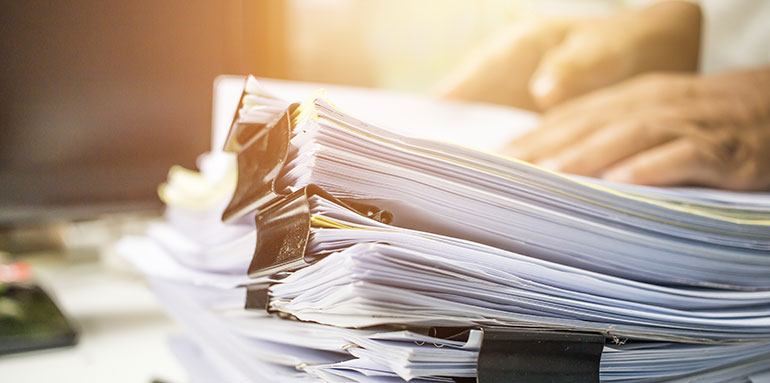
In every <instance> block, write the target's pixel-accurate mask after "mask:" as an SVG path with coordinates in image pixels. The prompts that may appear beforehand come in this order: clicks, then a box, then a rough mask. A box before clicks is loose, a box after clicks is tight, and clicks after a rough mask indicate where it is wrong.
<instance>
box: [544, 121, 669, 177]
mask: <svg viewBox="0 0 770 383" xmlns="http://www.w3.org/2000/svg"><path fill="white" fill-rule="evenodd" d="M661 124H665V122H663V121H660V122H657V123H656V124H655V126H651V125H649V124H647V123H645V122H643V121H630V122H621V123H615V124H610V125H607V126H606V127H603V128H602V129H600V130H598V131H597V132H595V133H593V134H591V135H590V136H588V137H586V138H585V139H583V140H581V141H579V142H576V143H574V144H572V145H569V146H568V147H566V148H565V149H564V150H562V151H561V152H560V153H559V154H558V155H556V156H553V157H550V158H545V159H543V160H541V161H539V162H538V165H540V166H542V167H545V168H548V169H551V170H556V171H562V172H567V173H572V174H579V175H586V176H594V175H598V174H599V173H600V172H601V171H603V170H605V169H606V168H608V167H609V166H611V165H613V164H615V163H616V162H618V161H621V160H623V159H625V158H627V157H630V156H633V155H634V154H636V153H639V152H641V151H644V150H647V149H649V148H652V147H655V146H658V145H660V144H663V143H665V142H666V141H669V140H671V139H673V138H674V135H673V132H674V130H673V129H667V127H666V126H661Z"/></svg>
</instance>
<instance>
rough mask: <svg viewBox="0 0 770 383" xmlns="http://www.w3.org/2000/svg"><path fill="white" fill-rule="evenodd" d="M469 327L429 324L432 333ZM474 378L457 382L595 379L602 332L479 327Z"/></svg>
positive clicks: (584, 382)
mask: <svg viewBox="0 0 770 383" xmlns="http://www.w3.org/2000/svg"><path fill="white" fill-rule="evenodd" d="M469 331H470V330H468V329H465V330H462V329H456V328H433V329H431V333H432V334H433V335H434V336H438V337H442V338H447V339H454V338H465V339H467V336H468V335H467V333H468V332H469ZM481 331H482V333H483V340H482V344H481V349H480V350H479V357H478V364H477V367H476V378H475V379H473V378H456V379H455V381H456V382H457V383H472V382H477V383H502V382H520V383H596V382H599V364H600V362H601V357H602V350H603V349H604V335H603V334H601V333H592V332H577V331H562V330H544V329H528V328H501V327H488V328H482V329H481Z"/></svg>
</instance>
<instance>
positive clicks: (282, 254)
mask: <svg viewBox="0 0 770 383" xmlns="http://www.w3.org/2000/svg"><path fill="white" fill-rule="evenodd" d="M314 195H318V196H321V197H323V198H325V199H327V200H329V201H331V202H334V203H336V204H338V205H340V206H342V207H344V208H346V209H349V210H351V211H353V212H356V213H358V214H362V215H364V216H367V217H369V218H372V219H376V220H378V221H380V222H383V223H390V221H391V220H392V218H393V217H392V215H391V214H390V213H389V212H387V211H383V210H380V209H377V208H376V207H374V206H371V205H366V204H361V203H356V202H354V201H348V200H346V201H342V200H339V199H337V198H335V197H333V196H332V195H331V194H329V193H327V192H325V191H324V190H323V189H321V188H320V187H318V186H315V185H308V186H306V187H304V188H302V189H299V190H297V191H296V192H294V193H291V194H289V195H286V196H284V197H281V198H280V199H278V200H274V201H273V202H272V203H270V204H268V205H265V206H261V207H260V211H259V213H258V214H257V215H256V217H255V218H254V219H255V221H256V226H257V245H256V247H255V249H254V257H253V258H252V260H251V264H250V265H249V277H252V278H259V277H263V276H267V275H272V274H275V273H278V272H282V271H288V270H291V269H296V268H298V267H301V266H304V265H306V264H308V263H311V262H312V261H313V260H312V259H306V257H305V250H306V248H307V244H308V241H309V239H310V227H311V214H310V197H312V196H314ZM351 204H352V205H354V206H355V207H354V206H351Z"/></svg>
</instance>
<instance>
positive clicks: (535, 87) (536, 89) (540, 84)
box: [531, 75, 556, 98]
mask: <svg viewBox="0 0 770 383" xmlns="http://www.w3.org/2000/svg"><path fill="white" fill-rule="evenodd" d="M555 89H556V80H555V79H554V78H553V76H548V75H545V76H538V77H537V78H536V79H535V81H534V82H533V83H532V89H531V91H532V94H533V95H534V96H535V97H537V98H546V97H547V96H548V95H549V94H551V93H552V92H553V91H554V90H555Z"/></svg>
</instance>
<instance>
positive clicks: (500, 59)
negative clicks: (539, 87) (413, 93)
mask: <svg viewBox="0 0 770 383" xmlns="http://www.w3.org/2000/svg"><path fill="white" fill-rule="evenodd" d="M571 24H572V22H571V21H568V20H548V21H542V20H536V21H532V22H521V23H516V24H514V25H511V26H510V27H509V28H507V29H506V30H504V31H502V32H501V33H498V34H496V35H495V36H494V38H493V39H492V40H490V41H488V42H487V43H486V44H485V45H484V46H483V47H482V48H481V49H479V50H477V51H476V52H474V54H473V55H471V56H469V58H468V60H467V61H466V62H465V63H463V65H462V66H461V67H460V68H459V69H458V70H457V71H456V72H455V73H453V74H452V75H450V76H449V77H447V78H446V79H445V80H444V81H443V82H442V83H441V84H440V85H439V86H438V88H437V89H436V90H435V91H434V94H435V95H436V96H438V97H441V98H448V99H464V100H473V101H482V102H491V103H497V104H504V105H509V106H514V107H518V108H524V109H530V110H536V109H537V107H536V105H535V103H534V101H533V100H532V96H531V95H530V93H529V89H528V84H529V79H530V77H531V76H532V73H534V71H535V69H536V68H537V64H538V62H539V61H540V59H541V57H542V56H543V54H544V53H545V52H547V51H548V50H550V49H551V48H552V47H554V46H556V45H557V44H558V43H559V42H560V41H561V40H562V39H563V37H564V35H565V33H566V31H567V29H568V28H569V27H570V25H571Z"/></svg>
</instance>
